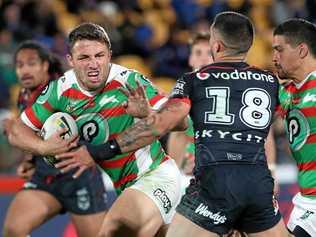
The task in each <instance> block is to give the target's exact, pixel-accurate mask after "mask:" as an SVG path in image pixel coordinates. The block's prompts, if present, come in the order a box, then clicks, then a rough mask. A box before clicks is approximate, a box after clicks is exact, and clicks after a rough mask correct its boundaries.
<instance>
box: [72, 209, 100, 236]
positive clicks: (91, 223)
mask: <svg viewBox="0 0 316 237" xmlns="http://www.w3.org/2000/svg"><path fill="white" fill-rule="evenodd" d="M105 215H106V212H105V211H104V212H99V213H96V214H90V215H77V214H72V213H71V214H70V216H71V220H72V223H73V224H74V226H75V228H76V232H77V235H78V237H85V236H97V234H98V233H99V231H100V229H101V226H102V223H103V221H104V218H105Z"/></svg>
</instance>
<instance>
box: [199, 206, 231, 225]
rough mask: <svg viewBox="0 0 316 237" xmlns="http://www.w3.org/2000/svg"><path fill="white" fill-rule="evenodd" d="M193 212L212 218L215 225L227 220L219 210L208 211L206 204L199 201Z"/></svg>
mask: <svg viewBox="0 0 316 237" xmlns="http://www.w3.org/2000/svg"><path fill="white" fill-rule="evenodd" d="M195 213H197V214H199V215H201V216H204V217H207V218H209V219H211V220H213V222H214V224H215V225H217V224H223V223H225V222H226V220H227V218H226V216H225V215H221V213H220V212H216V213H213V212H211V211H209V210H208V206H206V205H204V204H203V203H201V204H200V205H199V206H198V207H197V208H196V209H195Z"/></svg>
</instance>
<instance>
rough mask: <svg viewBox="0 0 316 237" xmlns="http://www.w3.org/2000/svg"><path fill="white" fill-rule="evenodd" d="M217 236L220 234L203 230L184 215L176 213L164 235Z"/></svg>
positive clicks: (173, 236) (187, 236) (170, 236)
mask: <svg viewBox="0 0 316 237" xmlns="http://www.w3.org/2000/svg"><path fill="white" fill-rule="evenodd" d="M183 236H186V237H197V236H198V237H218V236H220V235H218V234H216V233H212V232H210V231H207V230H205V229H204V228H202V227H200V226H198V225H196V224H195V223H193V222H192V221H190V220H189V219H187V218H186V217H184V216H182V215H180V214H178V213H176V215H175V216H174V218H173V220H172V222H171V224H170V226H169V229H168V232H167V235H166V237H183Z"/></svg>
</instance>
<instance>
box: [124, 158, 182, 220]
mask: <svg viewBox="0 0 316 237" xmlns="http://www.w3.org/2000/svg"><path fill="white" fill-rule="evenodd" d="M180 177H181V176H180V171H179V169H178V167H177V165H176V163H175V161H174V160H173V159H170V160H167V161H165V162H163V163H162V164H161V165H159V166H158V167H157V168H156V169H154V170H152V171H150V172H148V173H146V174H144V175H143V176H142V177H140V178H139V180H137V181H136V183H135V184H133V185H132V186H130V187H129V188H133V189H137V190H139V191H141V192H143V193H145V194H146V195H147V196H148V197H150V199H151V200H153V202H154V203H155V204H156V206H157V207H158V209H159V211H160V213H161V216H162V219H163V220H164V222H165V224H170V223H171V220H172V218H173V216H174V214H175V211H176V210H175V209H176V206H177V205H178V204H179V202H180V199H181V196H182V195H181V178H180Z"/></svg>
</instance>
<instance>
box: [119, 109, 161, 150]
mask: <svg viewBox="0 0 316 237" xmlns="http://www.w3.org/2000/svg"><path fill="white" fill-rule="evenodd" d="M155 120H156V118H155V114H153V115H150V116H148V117H146V118H144V119H142V120H140V121H138V122H137V123H135V124H134V125H133V126H132V127H130V128H128V129H127V130H125V131H124V132H123V133H122V134H120V135H119V136H118V137H117V138H116V140H117V142H118V144H119V146H120V148H121V151H122V152H128V151H132V150H134V149H137V148H140V147H143V146H146V145H148V144H150V143H152V141H153V140H155V139H156V138H157V136H156V135H155V134H153V132H152V131H153V125H154V123H155Z"/></svg>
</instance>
